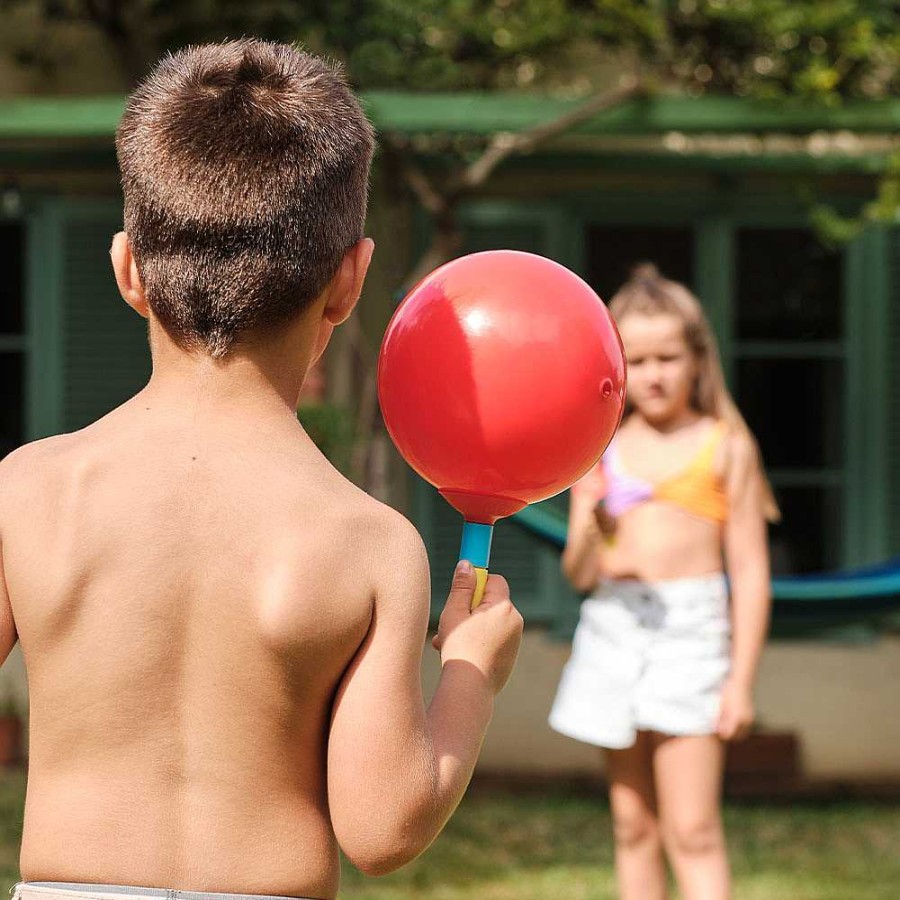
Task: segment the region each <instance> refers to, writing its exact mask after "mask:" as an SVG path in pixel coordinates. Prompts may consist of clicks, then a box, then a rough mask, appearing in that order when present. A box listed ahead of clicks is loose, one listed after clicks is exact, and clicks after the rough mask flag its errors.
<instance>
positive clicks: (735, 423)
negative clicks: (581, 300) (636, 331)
mask: <svg viewBox="0 0 900 900" xmlns="http://www.w3.org/2000/svg"><path fill="white" fill-rule="evenodd" d="M609 311H610V312H611V313H612V315H613V318H614V319H615V320H616V321H617V322H621V321H622V320H623V319H624V318H625V317H626V316H627V315H629V314H631V313H637V314H639V315H645V316H652V315H660V314H668V315H675V316H678V318H679V319H681V321H682V322H683V323H684V337H685V340H686V342H687V345H688V347H689V348H690V349H691V351H692V352H693V354H694V356H695V358H696V360H697V368H698V375H697V382H696V384H695V385H694V390H693V393H692V394H691V405H692V406H693V407H694V408H695V409H696V410H697V411H698V412H699V413H701V414H703V415H707V416H713V417H714V418H717V419H723V420H724V421H725V422H726V423H727V425H728V426H729V428H730V429H732V430H733V431H737V432H740V433H742V434H745V435H746V436H747V437H748V438H749V439H750V441H751V442H752V443H753V446H754V448H755V449H756V454H757V457H758V458H759V460H760V472H761V474H762V491H763V511H764V512H765V516H766V519H768V520H769V521H770V522H777V521H779V519H780V518H781V512H780V511H779V509H778V504H777V503H776V501H775V495H774V494H773V492H772V486H771V484H770V483H769V479H768V478H767V477H766V473H765V469H764V468H763V465H762V456H761V454H760V452H759V445H758V443H757V441H756V438H755V437H754V436H753V432H751V431H750V428H749V426H748V425H747V423H746V422H745V421H744V417H743V416H742V415H741V413H740V411H739V410H738V408H737V406H736V404H735V402H734V399H733V398H732V396H731V394H730V393H729V391H728V388H727V386H726V385H725V376H724V375H723V373H722V363H721V361H720V360H719V349H718V346H717V345H716V339H715V337H714V335H713V332H712V329H711V328H710V327H709V322H708V321H707V319H706V316H705V315H704V314H703V308H702V307H701V306H700V301H699V300H698V299H697V298H696V297H695V296H694V295H693V294H692V293H691V292H690V291H689V290H688V289H687V288H686V287H685V286H684V285H683V284H680V283H679V282H677V281H672V280H670V279H668V278H663V276H662V275H660V273H659V271H658V270H657V268H656V266H654V265H653V264H652V263H641V264H640V265H638V266H636V267H635V268H634V270H633V271H632V273H631V277H630V278H629V280H628V281H627V282H625V284H624V285H622V287H621V288H619V290H618V291H617V292H616V294H615V296H614V297H613V298H612V300H610V303H609ZM628 412H630V409H626V415H627V414H628Z"/></svg>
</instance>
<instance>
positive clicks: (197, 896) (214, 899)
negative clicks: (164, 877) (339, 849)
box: [9, 881, 313, 900]
mask: <svg viewBox="0 0 900 900" xmlns="http://www.w3.org/2000/svg"><path fill="white" fill-rule="evenodd" d="M17 889H18V890H17ZM23 891H24V892H25V894H26V895H32V896H34V895H41V896H47V897H50V896H52V895H59V894H70V895H71V896H72V898H73V900H75V898H76V897H78V896H80V895H83V894H91V896H92V897H109V898H111V900H120V898H121V897H123V896H127V897H154V898H156V897H160V898H164V900H313V898H308V897H307V898H305V897H286V896H283V895H280V894H231V893H224V892H221V891H183V890H174V889H171V888H156V887H144V886H142V885H133V884H88V883H86V882H74V881H19V882H17V883H16V884H14V885H13V886H12V887H11V888H10V889H9V894H10V897H12V896H14V892H16V896H19V895H21V894H22V892H23Z"/></svg>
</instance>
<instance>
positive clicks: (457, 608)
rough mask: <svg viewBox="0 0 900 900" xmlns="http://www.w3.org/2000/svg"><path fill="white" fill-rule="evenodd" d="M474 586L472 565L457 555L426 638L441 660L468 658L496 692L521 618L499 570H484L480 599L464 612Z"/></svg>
mask: <svg viewBox="0 0 900 900" xmlns="http://www.w3.org/2000/svg"><path fill="white" fill-rule="evenodd" d="M474 592H475V571H474V569H473V568H472V565H471V563H468V562H465V561H463V562H461V563H460V564H459V565H458V566H457V567H456V571H455V572H454V574H453V584H452V585H451V586H450V596H449V597H448V598H447V604H446V605H445V606H444V611H443V612H442V613H441V621H440V623H439V625H438V632H437V634H436V635H435V636H434V639H433V640H432V642H431V643H432V645H433V646H434V648H435V650H439V651H440V654H441V663H442V664H444V663H446V662H448V661H449V660H451V659H459V660H463V661H465V662H468V663H470V664H471V665H473V666H475V667H476V668H477V669H478V670H479V671H480V672H481V673H482V675H484V677H485V680H486V681H487V683H488V684H489V685H490V687H491V689H492V690H493V692H494V693H495V694H497V693H499V692H500V691H501V690H502V689H503V686H504V685H505V684H506V682H507V681H508V680H509V676H510V674H511V673H512V670H513V666H514V665H515V662H516V656H517V655H518V652H519V645H520V644H521V643H522V628H523V625H524V623H523V620H522V616H521V615H520V613H519V611H518V610H517V609H516V608H515V607H514V606H513V605H512V602H511V601H510V599H509V585H508V584H507V583H506V579H505V578H503V576H502V575H489V576H488V580H487V586H486V587H485V589H484V599H483V600H482V601H481V604H480V605H479V606H478V607H477V608H476V609H474V610H472V611H471V612H470V611H469V604H470V603H471V601H472V594H473V593H474Z"/></svg>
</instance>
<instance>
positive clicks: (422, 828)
mask: <svg viewBox="0 0 900 900" xmlns="http://www.w3.org/2000/svg"><path fill="white" fill-rule="evenodd" d="M392 531H393V536H392V539H391V549H390V550H389V551H388V553H387V554H386V556H385V559H384V565H383V566H382V570H381V576H380V579H379V582H378V587H377V588H376V596H375V602H374V612H373V618H372V623H371V625H370V628H369V633H368V635H367V637H366V640H365V641H364V643H363V645H362V647H361V648H360V649H359V651H358V652H357V654H356V657H355V658H354V660H353V661H352V663H351V664H350V667H349V668H348V670H347V672H346V674H345V675H344V678H343V681H342V683H341V685H340V687H339V689H338V693H337V696H336V699H335V703H334V711H333V714H332V724H331V733H330V737H329V743H328V799H329V807H330V811H331V819H332V824H333V827H334V830H335V834H336V835H337V838H338V842H339V843H340V845H341V848H342V849H343V851H344V853H345V854H346V855H347V856H348V858H349V859H350V861H351V862H353V863H354V865H356V866H357V867H358V868H360V869H361V870H362V871H364V872H366V873H367V874H373V875H378V874H385V873H387V872H390V871H393V870H394V869H396V868H399V867H400V866H402V865H404V864H405V863H407V862H409V861H410V860H411V859H413V858H415V857H416V856H418V855H419V854H420V853H421V852H422V851H423V850H424V849H425V848H426V847H427V846H428V845H429V844H430V843H431V842H432V841H433V840H434V838H435V837H436V836H437V835H438V833H439V832H440V830H441V829H442V828H443V826H444V824H445V823H446V821H447V819H448V818H449V817H450V815H451V814H452V812H453V810H454V809H455V808H456V806H457V804H458V803H459V801H460V799H461V798H462V795H463V793H464V792H465V789H466V786H467V785H468V782H469V779H470V778H471V775H472V770H473V769H474V767H475V762H476V760H477V758H478V752H479V749H480V747H481V741H482V739H483V737H484V732H485V730H486V729H487V725H488V722H489V721H490V718H491V715H492V712H493V698H494V695H495V694H496V693H497V691H499V689H500V688H501V687H502V686H503V683H505V681H506V678H507V677H508V675H509V670H510V669H511V666H512V660H513V659H514V657H515V652H516V650H517V648H518V640H519V636H520V634H521V617H520V616H519V614H518V613H517V612H516V611H515V609H514V608H513V607H512V605H511V604H510V602H509V600H508V596H507V595H506V591H505V582H503V580H502V579H500V578H498V577H497V576H492V578H491V579H490V580H489V583H488V588H487V590H486V592H485V600H484V603H483V604H482V606H481V607H479V608H478V609H477V610H476V611H475V612H474V613H472V614H471V615H470V613H469V601H470V599H471V596H472V592H473V590H474V587H475V577H474V573H472V572H471V571H469V572H460V571H459V570H458V571H457V573H456V575H455V577H454V584H453V587H452V589H451V593H450V599H449V600H448V602H447V606H446V608H445V610H444V614H443V615H442V617H441V628H440V631H439V634H438V637H437V638H436V642H437V644H438V645H440V648H441V650H442V664H443V667H442V672H441V679H440V683H439V685H438V688H437V690H436V692H435V695H434V698H433V700H432V702H431V705H430V706H429V708H428V710H427V712H426V710H425V707H424V701H423V696H422V685H421V671H420V667H421V660H422V649H423V645H424V643H425V639H426V633H427V627H428V611H429V597H430V580H429V573H428V559H427V556H426V553H425V548H424V546H423V544H422V540H421V538H420V537H419V535H418V533H417V532H416V531H415V529H414V528H413V527H412V526H411V525H410V524H409V523H408V522H406V520H403V519H399V518H398V520H397V521H396V522H394V523H393V524H392Z"/></svg>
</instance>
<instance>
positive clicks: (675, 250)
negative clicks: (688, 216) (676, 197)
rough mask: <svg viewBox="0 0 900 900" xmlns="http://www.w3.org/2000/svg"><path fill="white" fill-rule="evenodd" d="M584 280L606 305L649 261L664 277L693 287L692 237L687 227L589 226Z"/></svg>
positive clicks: (691, 232) (691, 231)
mask: <svg viewBox="0 0 900 900" xmlns="http://www.w3.org/2000/svg"><path fill="white" fill-rule="evenodd" d="M586 244H587V246H586V253H587V258H586V260H585V278H586V279H587V281H588V282H589V283H590V285H591V287H593V289H594V290H595V291H596V292H597V293H598V294H599V295H600V296H601V297H602V298H603V300H604V301H605V302H607V303H608V302H609V301H610V300H611V299H612V296H613V294H615V292H616V291H617V290H618V289H619V288H620V287H621V286H622V285H623V284H624V283H625V282H626V281H627V280H628V278H629V276H630V275H631V272H632V270H633V269H634V267H635V266H636V265H638V264H639V263H643V262H652V263H653V264H654V265H655V266H656V268H657V269H659V271H660V273H661V274H663V275H665V277H666V278H672V279H674V280H675V281H681V282H684V283H686V284H689V285H690V284H693V281H694V266H693V261H694V235H693V229H692V228H690V227H664V228H655V227H633V226H629V227H618V226H612V227H610V226H608V225H589V226H588V228H587V234H586Z"/></svg>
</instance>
